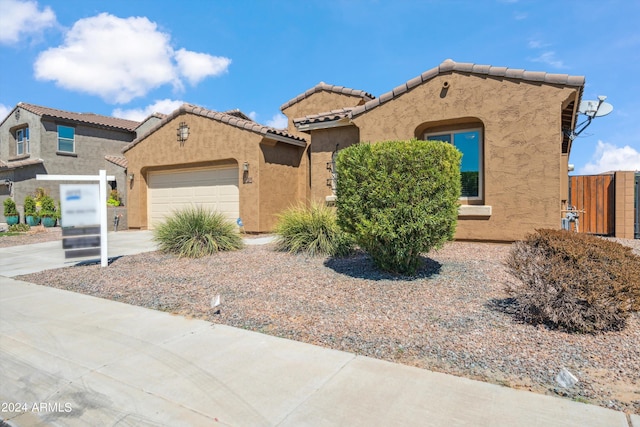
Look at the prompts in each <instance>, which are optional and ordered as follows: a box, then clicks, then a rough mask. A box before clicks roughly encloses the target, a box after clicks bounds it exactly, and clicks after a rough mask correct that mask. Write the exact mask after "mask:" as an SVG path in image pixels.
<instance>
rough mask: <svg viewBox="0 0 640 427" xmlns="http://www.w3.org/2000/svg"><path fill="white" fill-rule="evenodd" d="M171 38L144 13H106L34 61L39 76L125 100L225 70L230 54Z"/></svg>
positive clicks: (86, 21)
mask: <svg viewBox="0 0 640 427" xmlns="http://www.w3.org/2000/svg"><path fill="white" fill-rule="evenodd" d="M170 39H171V37H170V35H169V34H166V33H163V32H160V31H158V28H157V25H156V24H155V23H154V22H151V21H149V20H148V19H147V18H145V17H130V18H126V19H123V18H119V17H116V16H113V15H110V14H108V13H102V14H100V15H97V16H93V17H90V18H85V19H81V20H79V21H77V22H76V23H75V24H74V25H73V27H72V28H71V30H69V32H68V33H67V34H66V36H65V41H64V44H63V45H61V46H58V47H54V48H50V49H48V50H46V51H44V52H42V53H41V54H40V55H39V56H38V58H37V59H36V62H35V65H34V70H35V76H36V78H37V79H39V80H52V81H55V82H56V84H57V85H59V86H61V87H63V88H65V89H69V90H76V91H80V92H85V93H89V94H92V95H97V96H99V97H101V98H102V99H104V100H105V101H107V102H111V103H121V104H124V103H127V102H129V101H131V100H132V99H134V98H137V97H141V96H144V95H146V94H147V93H148V92H149V91H151V90H153V89H155V88H157V87H160V86H162V85H165V84H172V85H173V87H174V88H175V89H182V87H183V83H182V80H181V78H182V77H184V78H186V79H187V80H188V81H189V82H190V83H191V84H195V83H198V82H199V81H201V80H202V79H203V78H205V77H208V76H215V75H219V74H221V73H222V72H224V71H226V66H228V63H229V62H230V60H228V59H227V58H219V57H214V56H211V55H207V54H200V53H196V52H189V51H186V50H184V49H180V50H179V51H177V52H176V51H174V50H173V48H172V47H171V44H170ZM223 60H227V61H228V62H227V63H226V65H224V64H223V63H224V61H223Z"/></svg>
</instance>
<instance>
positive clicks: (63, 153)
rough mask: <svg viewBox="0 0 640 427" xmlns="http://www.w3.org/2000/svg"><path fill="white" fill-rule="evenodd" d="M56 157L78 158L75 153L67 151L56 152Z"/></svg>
mask: <svg viewBox="0 0 640 427" xmlns="http://www.w3.org/2000/svg"><path fill="white" fill-rule="evenodd" d="M56 155H57V156H67V157H78V155H77V154H76V153H70V152H68V151H56Z"/></svg>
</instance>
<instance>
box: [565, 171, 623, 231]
mask: <svg viewBox="0 0 640 427" xmlns="http://www.w3.org/2000/svg"><path fill="white" fill-rule="evenodd" d="M569 205H571V206H573V207H575V208H576V209H577V210H579V211H584V212H581V213H580V218H579V221H580V222H579V223H580V228H579V231H580V232H581V233H591V234H601V235H605V236H609V235H611V236H612V235H614V234H615V207H616V201H615V179H614V175H613V174H611V175H580V176H570V177H569Z"/></svg>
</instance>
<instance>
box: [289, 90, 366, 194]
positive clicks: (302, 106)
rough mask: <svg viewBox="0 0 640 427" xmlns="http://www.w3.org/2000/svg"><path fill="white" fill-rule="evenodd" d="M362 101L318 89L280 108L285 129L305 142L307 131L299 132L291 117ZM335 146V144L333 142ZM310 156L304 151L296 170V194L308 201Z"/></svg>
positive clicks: (307, 137)
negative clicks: (286, 122)
mask: <svg viewBox="0 0 640 427" xmlns="http://www.w3.org/2000/svg"><path fill="white" fill-rule="evenodd" d="M363 102H364V100H363V99H362V98H361V97H359V96H353V95H346V94H342V93H337V92H330V91H325V90H322V91H318V92H315V93H312V94H311V95H309V96H307V97H306V98H304V99H302V100H300V101H298V102H296V103H295V104H293V105H290V106H289V107H287V108H284V109H283V110H282V113H283V114H284V115H285V116H287V119H288V127H287V131H288V132H289V133H290V134H292V135H296V136H299V137H302V138H305V139H306V140H307V142H308V141H309V140H310V136H309V134H307V133H304V132H299V131H298V129H297V128H296V127H295V126H294V124H293V119H298V118H301V117H304V116H307V115H310V114H318V113H325V112H328V111H331V110H337V109H340V108H347V107H355V106H357V105H360V104H362V103H363ZM334 147H335V144H334ZM310 157H311V153H310V152H306V153H305V154H304V156H303V159H302V162H301V164H300V168H299V170H298V194H299V195H300V197H301V200H304V201H308V200H311V199H313V198H314V196H313V195H312V192H311V187H312V181H311V179H312V178H311V176H313V175H314V173H313V171H312V170H311V166H310V164H309V161H310V160H309V159H310Z"/></svg>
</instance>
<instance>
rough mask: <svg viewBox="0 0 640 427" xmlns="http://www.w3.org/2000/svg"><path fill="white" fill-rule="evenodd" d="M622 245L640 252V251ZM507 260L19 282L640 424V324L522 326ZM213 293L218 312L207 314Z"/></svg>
mask: <svg viewBox="0 0 640 427" xmlns="http://www.w3.org/2000/svg"><path fill="white" fill-rule="evenodd" d="M46 233H47V234H42V233H40V235H38V234H37V233H36V234H34V236H35V237H30V236H21V237H23V240H22V241H21V242H22V243H21V244H26V243H35V242H36V241H44V240H46V239H49V238H50V236H52V235H53V234H52V233H55V231H54V232H46ZM29 238H30V239H31V240H29V241H27V240H28V239H29ZM51 238H52V237H51ZM57 238H59V236H58V237H57ZM5 239H12V237H10V236H5V237H0V246H2V245H4V244H7V242H8V241H7V240H5ZM38 239H39V240H38ZM623 243H626V244H630V245H635V247H636V252H638V251H640V241H637V240H636V241H625V242H623ZM14 244H15V243H14ZM508 251H509V245H501V244H488V243H469V242H453V243H449V244H447V245H446V246H445V248H444V249H442V250H440V251H438V252H433V253H430V254H429V257H428V258H425V263H424V267H423V268H422V270H421V271H420V273H419V274H418V276H417V277H416V278H412V279H407V278H398V277H394V276H391V275H388V274H383V273H380V272H378V271H376V270H375V268H374V267H373V265H372V263H371V262H370V260H369V259H368V258H367V257H366V256H365V255H363V254H358V255H355V256H353V257H350V258H345V259H327V258H306V257H304V256H296V255H289V254H286V253H279V252H275V251H274V250H273V246H272V245H263V246H247V247H246V248H245V249H243V250H241V251H237V252H231V253H222V254H218V255H215V256H211V257H207V258H202V259H177V258H175V257H174V256H171V255H165V254H161V253H158V252H151V253H145V254H140V255H135V256H127V257H122V258H120V259H117V260H116V261H115V262H113V264H112V265H111V266H110V267H109V268H105V269H102V268H100V267H99V266H97V265H88V266H81V267H68V268H64V269H59V270H50V271H46V272H42V273H37V274H31V275H27V276H21V277H19V278H20V279H22V280H26V281H29V282H33V283H38V284H41V285H47V286H52V287H56V288H61V289H67V290H71V291H75V292H81V293H85V294H89V295H94V296H98V297H102V298H108V299H113V300H116V301H121V302H125V303H128V304H134V305H140V306H144V307H148V308H153V309H157V310H163V311H167V312H171V313H177V314H181V315H185V316H192V317H196V318H200V319H205V320H209V321H211V322H215V323H224V324H227V325H230V326H236V327H240V328H245V329H249V330H254V331H258V332H262V333H266V334H270V335H276V336H279V337H284V338H289V339H293V340H298V341H304V342H307V343H312V344H317V345H321V346H324V347H330V348H334V349H338V350H344V351H349V352H353V353H357V354H361V355H366V356H370V357H375V358H379V359H385V360H389V361H392V362H398V363H404V364H408V365H412V366H417V367H420V368H426V369H431V370H435V371H440V372H446V373H450V374H454V375H459V376H464V377H468V378H473V379H479V380H482V381H488V382H492V383H497V384H502V385H505V386H509V387H514V388H520V389H526V390H531V391H534V392H538V393H545V394H555V395H561V396H565V397H567V398H570V399H575V400H578V401H581V402H590V403H593V404H596V405H601V406H604V407H609V408H613V409H619V410H624V411H627V412H630V413H636V414H640V314H639V313H635V314H634V315H633V316H632V317H631V318H630V320H629V322H628V324H627V327H626V328H625V329H624V330H623V331H619V332H608V333H604V334H597V335H576V334H567V333H564V332H559V331H553V330H548V329H547V328H546V327H544V326H530V325H527V324H522V323H519V322H518V321H517V320H515V319H514V318H513V317H512V316H511V315H510V314H509V309H510V307H511V306H512V301H510V300H509V299H508V296H507V294H506V293H505V291H504V285H505V283H506V281H507V280H509V277H508V274H507V273H506V270H505V267H504V266H503V260H504V258H505V256H506V254H507V253H508ZM217 294H220V295H221V299H222V304H221V305H220V306H219V307H218V308H219V309H220V311H219V313H215V311H214V310H213V309H212V308H211V306H210V304H211V299H212V298H213V297H214V296H215V295H217ZM563 367H565V368H567V369H568V370H569V371H570V372H572V373H573V374H574V375H575V376H576V377H577V378H578V380H579V382H578V383H577V384H576V385H575V386H573V387H571V388H562V387H560V386H559V385H558V384H557V383H556V381H555V377H556V375H557V374H558V373H559V372H560V370H561V369H562V368H563Z"/></svg>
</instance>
